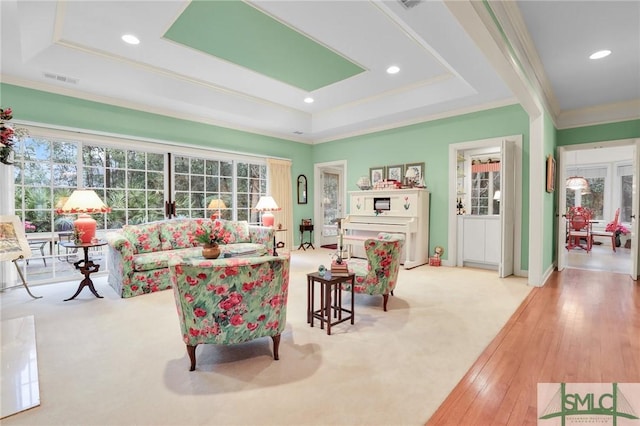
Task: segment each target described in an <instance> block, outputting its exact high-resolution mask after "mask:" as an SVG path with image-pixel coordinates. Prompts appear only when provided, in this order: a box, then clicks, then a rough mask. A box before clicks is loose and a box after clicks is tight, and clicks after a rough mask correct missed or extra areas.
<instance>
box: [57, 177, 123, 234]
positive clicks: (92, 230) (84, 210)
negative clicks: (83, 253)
mask: <svg viewBox="0 0 640 426" xmlns="http://www.w3.org/2000/svg"><path fill="white" fill-rule="evenodd" d="M110 211H111V209H110V208H109V207H107V205H106V204H105V203H103V202H102V200H101V199H100V197H98V194H96V192H95V191H93V190H91V189H76V190H75V191H73V194H71V196H70V197H69V199H68V200H67V202H66V203H64V205H63V206H62V208H59V209H56V213H63V214H64V213H79V215H78V218H77V219H76V220H75V221H74V222H73V225H74V227H75V229H76V230H77V231H78V233H80V235H81V236H80V241H82V243H84V244H88V243H91V240H92V239H93V238H94V237H95V236H96V225H97V222H96V220H95V219H94V218H92V217H91V216H89V214H93V213H108V212H110Z"/></svg>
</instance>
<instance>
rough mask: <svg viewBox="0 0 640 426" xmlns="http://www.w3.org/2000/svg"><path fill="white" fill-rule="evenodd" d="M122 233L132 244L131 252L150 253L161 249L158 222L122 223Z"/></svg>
mask: <svg viewBox="0 0 640 426" xmlns="http://www.w3.org/2000/svg"><path fill="white" fill-rule="evenodd" d="M122 234H123V235H124V237H125V238H126V239H128V240H129V241H131V244H133V250H134V251H133V252H134V254H137V253H151V252H156V251H160V250H162V244H161V243H160V225H159V223H158V222H151V223H142V224H140V225H124V226H123V227H122Z"/></svg>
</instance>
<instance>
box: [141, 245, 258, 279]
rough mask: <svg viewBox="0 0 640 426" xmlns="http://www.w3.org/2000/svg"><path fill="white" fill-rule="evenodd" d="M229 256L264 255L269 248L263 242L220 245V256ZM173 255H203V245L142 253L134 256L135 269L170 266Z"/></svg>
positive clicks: (150, 269)
mask: <svg viewBox="0 0 640 426" xmlns="http://www.w3.org/2000/svg"><path fill="white" fill-rule="evenodd" d="M225 254H228V255H229V256H242V255H251V256H264V255H265V254H267V249H266V248H265V247H264V245H262V244H253V243H238V244H232V245H224V244H221V245H220V257H221V258H222V257H223V256H224V255H225ZM172 256H180V257H182V258H185V259H186V258H191V257H202V247H190V248H186V249H177V250H167V251H159V252H154V253H142V254H137V255H134V256H133V269H134V271H137V272H142V271H153V270H154V269H162V268H168V267H169V259H170V258H171V257H172Z"/></svg>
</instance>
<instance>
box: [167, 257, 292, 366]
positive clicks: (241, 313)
mask: <svg viewBox="0 0 640 426" xmlns="http://www.w3.org/2000/svg"><path fill="white" fill-rule="evenodd" d="M289 260H290V258H289V256H288V255H285V256H279V257H277V256H262V257H235V258H228V259H225V258H222V259H220V258H218V259H214V260H208V259H202V258H186V257H180V256H173V257H172V258H171V259H170V260H169V269H170V271H171V274H170V275H171V285H172V287H173V294H174V296H175V301H176V307H177V309H178V317H179V320H180V329H181V331H182V339H183V340H184V343H185V344H186V345H187V353H188V355H189V359H190V362H191V366H190V368H189V369H190V371H193V370H195V368H196V347H197V346H198V345H199V344H200V343H213V344H218V345H230V344H234V343H242V342H247V341H249V340H253V339H257V338H260V337H266V336H269V337H271V339H272V340H273V358H274V359H276V360H277V359H278V347H279V345H280V334H281V333H282V330H284V327H285V323H286V319H287V295H288V290H289Z"/></svg>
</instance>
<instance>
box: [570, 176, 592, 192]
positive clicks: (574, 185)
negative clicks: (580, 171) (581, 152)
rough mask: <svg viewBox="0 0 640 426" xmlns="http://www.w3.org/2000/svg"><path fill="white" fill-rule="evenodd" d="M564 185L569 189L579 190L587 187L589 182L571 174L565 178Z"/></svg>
mask: <svg viewBox="0 0 640 426" xmlns="http://www.w3.org/2000/svg"><path fill="white" fill-rule="evenodd" d="M566 186H567V188H569V189H573V190H576V191H577V190H579V189H586V188H589V182H587V180H586V179H585V178H583V177H580V176H571V177H569V178H567V182H566Z"/></svg>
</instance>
